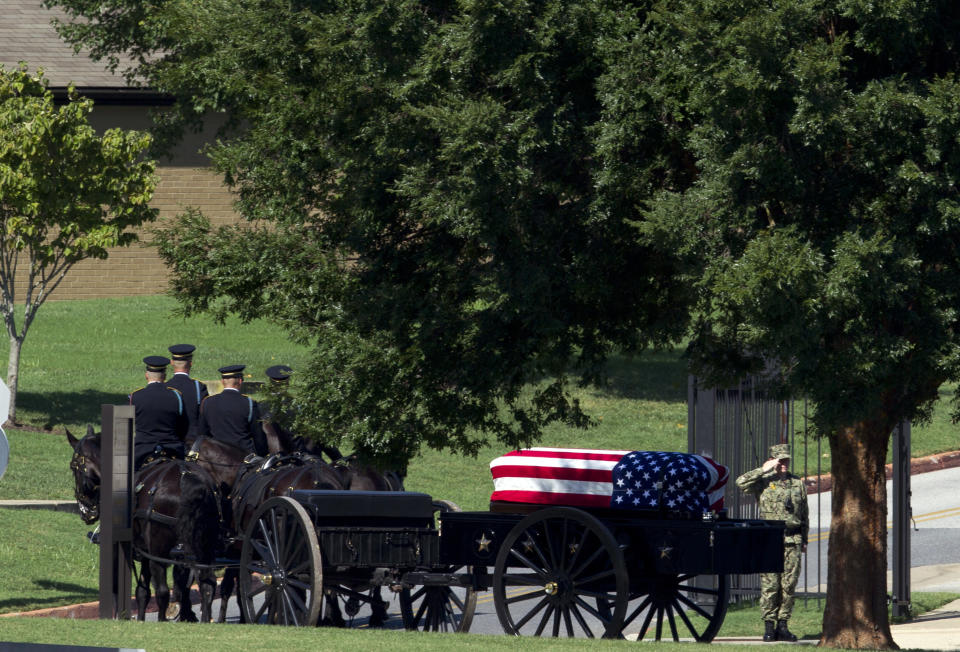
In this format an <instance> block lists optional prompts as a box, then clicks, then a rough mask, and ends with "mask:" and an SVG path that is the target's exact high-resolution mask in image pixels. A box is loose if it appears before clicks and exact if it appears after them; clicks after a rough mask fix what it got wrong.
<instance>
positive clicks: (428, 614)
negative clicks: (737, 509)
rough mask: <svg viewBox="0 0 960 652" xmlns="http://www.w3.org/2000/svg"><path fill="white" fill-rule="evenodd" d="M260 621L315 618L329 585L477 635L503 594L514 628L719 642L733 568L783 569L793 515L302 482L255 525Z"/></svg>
mask: <svg viewBox="0 0 960 652" xmlns="http://www.w3.org/2000/svg"><path fill="white" fill-rule="evenodd" d="M239 566H240V588H241V604H242V609H243V610H244V615H245V617H246V618H247V620H248V622H260V623H276V624H293V625H313V624H315V623H316V622H317V621H318V618H319V617H320V616H321V614H320V611H321V605H322V602H323V596H324V587H325V585H326V586H333V587H336V593H337V594H339V595H344V594H346V595H350V593H351V592H353V593H355V595H356V597H357V600H358V601H360V600H362V599H369V597H368V596H369V593H368V592H369V590H370V589H371V588H375V587H384V588H387V589H390V590H393V591H396V592H399V601H400V607H401V614H402V617H403V622H404V625H405V627H407V628H408V629H417V630H428V631H467V630H468V629H469V627H470V624H471V622H472V619H473V613H474V609H475V607H476V600H477V592H478V591H485V590H490V589H492V593H493V602H494V606H495V608H496V612H497V616H498V618H499V620H500V623H501V625H502V626H503V629H504V630H505V631H506V632H507V633H509V634H515V635H534V636H565V637H573V636H579V637H600V636H603V637H607V638H616V637H620V636H624V635H631V634H638V635H639V638H640V639H643V638H644V637H645V636H647V635H648V634H650V635H652V636H654V637H655V638H656V639H658V640H660V639H661V638H671V639H673V640H696V641H700V642H709V641H711V640H712V639H713V637H714V636H716V634H717V631H718V630H719V629H720V626H721V624H722V623H723V619H724V616H725V615H726V610H727V605H728V602H729V584H728V576H729V575H731V574H737V573H756V572H776V571H780V570H782V566H783V524H782V523H781V522H779V521H762V520H739V519H728V518H726V517H725V515H724V513H723V512H720V513H714V512H707V513H704V514H691V513H685V512H669V511H663V510H638V511H630V512H627V511H623V510H609V509H598V508H579V507H568V506H556V505H554V506H545V505H535V504H524V503H505V502H493V503H491V506H490V511H487V512H461V511H458V510H457V508H456V506H455V505H453V504H452V503H449V502H446V501H434V500H433V499H432V498H431V497H430V496H428V495H426V494H422V493H413V492H357V491H322V490H303V491H295V492H293V493H292V494H291V495H290V496H280V497H275V498H271V499H269V500H267V501H265V502H264V503H263V504H261V505H259V506H258V507H257V509H256V511H255V513H254V516H253V518H252V520H251V521H250V523H249V525H248V527H247V530H246V532H245V533H244V534H243V544H242V555H241V559H240V562H239Z"/></svg>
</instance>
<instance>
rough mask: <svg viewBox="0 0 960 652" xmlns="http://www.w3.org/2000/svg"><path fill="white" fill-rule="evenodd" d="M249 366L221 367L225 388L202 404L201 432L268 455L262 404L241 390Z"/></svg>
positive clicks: (259, 453)
mask: <svg viewBox="0 0 960 652" xmlns="http://www.w3.org/2000/svg"><path fill="white" fill-rule="evenodd" d="M245 368H246V365H242V364H235V365H229V366H226V367H220V369H218V371H219V372H220V376H221V378H222V379H223V391H222V392H220V393H219V394H214V395H213V396H208V397H207V398H206V399H204V401H203V403H201V404H200V421H199V423H198V426H197V434H198V435H209V436H211V437H213V438H214V439H218V440H220V441H222V442H224V443H227V444H231V445H232V446H236V447H237V448H241V449H243V450H245V451H249V452H251V453H256V454H257V455H266V454H267V438H266V437H265V436H264V434H263V426H262V424H261V423H260V406H259V405H258V404H257V402H256V401H254V400H253V399H252V398H250V397H249V396H246V395H244V394H241V393H240V385H241V384H242V383H243V370H244V369H245Z"/></svg>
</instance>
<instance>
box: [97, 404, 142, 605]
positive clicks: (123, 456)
mask: <svg viewBox="0 0 960 652" xmlns="http://www.w3.org/2000/svg"><path fill="white" fill-rule="evenodd" d="M100 410H101V412H100V427H101V435H100V448H101V450H100V457H101V461H100V467H101V468H100V483H101V485H100V618H101V619H105V618H110V619H120V620H129V619H130V613H131V611H130V579H131V577H130V569H131V568H132V566H133V557H132V554H133V549H132V545H131V542H132V540H133V533H132V530H131V526H132V524H133V519H132V515H131V511H132V509H133V433H134V425H133V417H134V410H133V406H132V405H101V406H100Z"/></svg>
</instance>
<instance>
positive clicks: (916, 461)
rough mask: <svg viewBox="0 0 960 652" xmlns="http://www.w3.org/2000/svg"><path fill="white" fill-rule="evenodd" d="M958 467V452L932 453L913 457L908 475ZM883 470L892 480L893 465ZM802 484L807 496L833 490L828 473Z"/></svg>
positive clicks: (809, 477) (811, 478)
mask: <svg viewBox="0 0 960 652" xmlns="http://www.w3.org/2000/svg"><path fill="white" fill-rule="evenodd" d="M958 466H960V451H949V452H946V453H934V454H933V455H927V456H926V457H915V458H913V459H912V460H910V475H917V474H919V473H929V472H930V471H942V470H943V469H953V468H956V467H958ZM885 470H886V474H887V480H890V479H892V478H893V464H887V465H886V467H885ZM803 484H804V485H805V486H806V488H807V493H808V494H818V493H823V492H824V491H830V490H831V489H833V476H832V475H831V474H829V473H824V474H823V475H811V476H807V477H806V478H804V479H803Z"/></svg>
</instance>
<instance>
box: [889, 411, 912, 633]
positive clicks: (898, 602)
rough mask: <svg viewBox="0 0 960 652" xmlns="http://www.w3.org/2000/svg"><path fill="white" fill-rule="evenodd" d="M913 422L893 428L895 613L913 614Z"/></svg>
mask: <svg viewBox="0 0 960 652" xmlns="http://www.w3.org/2000/svg"><path fill="white" fill-rule="evenodd" d="M910 512H911V507H910V422H909V421H903V422H901V423H900V425H898V426H897V427H896V428H894V430H893V555H892V557H893V592H892V594H891V595H892V599H891V607H892V609H891V611H892V615H893V616H894V617H896V618H899V617H905V616H909V615H910V516H911V514H910Z"/></svg>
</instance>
